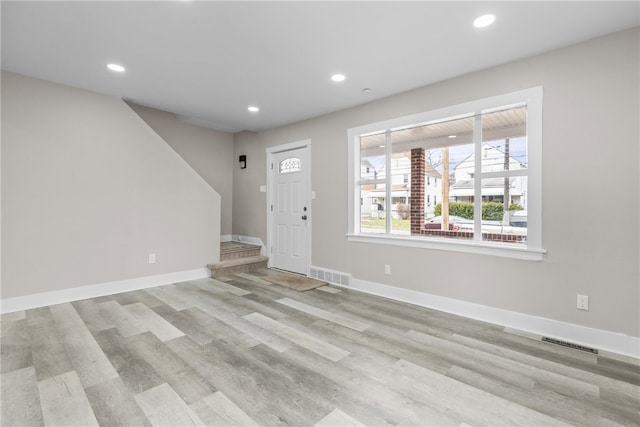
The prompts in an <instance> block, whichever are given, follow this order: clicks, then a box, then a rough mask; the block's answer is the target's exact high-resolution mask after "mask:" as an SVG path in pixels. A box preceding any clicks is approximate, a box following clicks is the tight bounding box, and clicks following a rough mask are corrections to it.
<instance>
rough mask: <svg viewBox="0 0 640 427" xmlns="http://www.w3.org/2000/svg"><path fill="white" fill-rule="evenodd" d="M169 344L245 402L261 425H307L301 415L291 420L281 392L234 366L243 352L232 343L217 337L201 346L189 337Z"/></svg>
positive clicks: (245, 408)
mask: <svg viewBox="0 0 640 427" xmlns="http://www.w3.org/2000/svg"><path fill="white" fill-rule="evenodd" d="M167 344H168V345H169V346H170V347H172V348H173V349H174V351H175V352H176V353H177V354H178V355H180V357H181V358H182V359H183V360H184V361H185V362H186V363H187V364H189V366H191V367H192V368H193V369H195V370H196V371H197V372H198V373H199V374H200V375H202V376H203V377H204V378H205V379H207V380H208V381H209V382H210V383H211V384H213V385H214V386H215V387H216V388H217V389H218V390H220V391H221V392H223V393H224V394H225V396H227V397H228V398H229V399H230V400H232V401H233V402H236V404H238V405H241V404H242V403H244V404H245V406H240V408H241V409H242V410H243V411H244V412H245V413H246V414H247V415H248V416H249V417H251V418H252V419H254V420H256V421H258V422H259V423H260V424H261V425H274V426H279V425H305V420H304V419H301V418H299V417H295V418H294V420H291V419H290V418H291V416H288V415H287V414H288V413H289V410H288V409H287V407H286V406H285V408H281V407H280V406H278V405H277V402H278V395H277V394H274V393H271V391H270V388H269V385H268V384H262V383H260V382H259V379H258V378H257V377H254V376H253V375H252V372H251V371H247V370H245V369H237V368H235V367H234V363H237V359H239V360H243V359H244V357H245V356H243V355H244V352H242V353H236V352H235V351H234V349H233V348H232V347H229V346H224V345H221V344H220V343H217V342H215V341H214V342H212V343H210V344H207V345H206V346H199V345H197V344H196V343H195V342H193V341H192V340H190V339H189V338H188V337H182V338H178V339H176V340H173V341H170V342H169V343H167ZM234 361H235V362H234ZM287 420H289V421H290V422H287ZM293 421H297V422H293Z"/></svg>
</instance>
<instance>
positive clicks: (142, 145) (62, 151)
mask: <svg viewBox="0 0 640 427" xmlns="http://www.w3.org/2000/svg"><path fill="white" fill-rule="evenodd" d="M1 137H2V299H3V300H5V299H7V298H15V297H21V296H27V295H31V294H41V293H47V292H54V291H61V290H65V289H70V288H77V287H83V286H88V285H95V284H101V283H107V282H115V281H123V280H124V281H126V280H130V279H131V280H132V279H138V278H144V277H150V276H161V275H167V274H172V273H176V272H185V271H192V270H194V269H204V268H205V267H206V265H207V264H208V263H210V262H212V261H215V260H218V259H219V251H220V195H219V194H218V193H217V192H216V191H215V190H213V189H212V188H211V186H210V185H208V184H207V183H206V182H205V181H204V180H203V179H202V178H201V177H200V176H199V175H198V174H197V173H196V172H195V171H194V170H193V169H192V168H191V167H190V166H189V165H188V164H187V163H186V162H185V161H184V160H183V159H182V158H181V157H180V156H179V155H178V154H177V153H176V152H175V151H174V150H173V149H172V148H171V147H170V146H169V145H167V143H166V142H165V141H164V140H163V139H162V138H161V137H160V136H158V134H157V133H156V132H154V131H153V130H152V129H151V128H150V127H149V126H148V125H147V124H146V123H145V122H144V121H143V120H142V119H141V118H140V117H139V116H138V115H137V114H136V113H135V112H134V111H133V110H131V108H130V107H129V106H128V105H127V104H126V103H125V102H123V101H122V100H120V99H116V98H112V97H108V96H103V95H99V94H95V93H92V92H87V91H84V90H81V89H77V88H73V87H69V86H63V85H59V84H54V83H51V82H47V81H43V80H37V79H33V78H30V77H26V76H22V75H19V74H14V73H8V72H2V134H1ZM151 254H154V255H155V263H150V258H151V257H150V255H151Z"/></svg>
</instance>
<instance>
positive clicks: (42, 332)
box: [27, 307, 73, 381]
mask: <svg viewBox="0 0 640 427" xmlns="http://www.w3.org/2000/svg"><path fill="white" fill-rule="evenodd" d="M27 326H28V330H29V334H30V338H31V352H32V353H33V365H34V367H35V369H36V377H37V379H38V381H42V380H45V379H47V378H51V377H53V376H56V375H61V374H64V373H65V372H69V371H72V370H73V365H72V364H71V360H70V359H69V355H68V354H67V350H66V349H65V346H64V341H63V340H62V338H61V337H60V335H59V332H58V328H57V327H56V322H55V321H54V320H53V315H52V314H51V311H50V310H49V307H42V308H37V309H33V310H29V311H28V314H27Z"/></svg>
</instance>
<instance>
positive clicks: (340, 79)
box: [331, 74, 347, 82]
mask: <svg viewBox="0 0 640 427" xmlns="http://www.w3.org/2000/svg"><path fill="white" fill-rule="evenodd" d="M346 78H347V77H346V76H345V75H344V74H334V75H333V76H331V80H333V81H334V82H343V81H344V79H346Z"/></svg>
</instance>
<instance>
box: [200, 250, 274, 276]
mask: <svg viewBox="0 0 640 427" xmlns="http://www.w3.org/2000/svg"><path fill="white" fill-rule="evenodd" d="M268 260H269V258H268V257H266V256H262V255H260V246H258V245H250V244H247V243H241V242H222V243H220V262H216V263H213V264H209V265H207V268H208V269H209V270H211V277H222V276H228V275H230V274H236V273H244V272H247V271H252V270H257V269H259V268H267V261H268Z"/></svg>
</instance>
